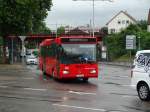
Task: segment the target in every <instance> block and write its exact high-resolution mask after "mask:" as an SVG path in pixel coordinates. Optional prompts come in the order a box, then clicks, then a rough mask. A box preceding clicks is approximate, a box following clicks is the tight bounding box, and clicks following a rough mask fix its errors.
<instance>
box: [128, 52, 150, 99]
mask: <svg viewBox="0 0 150 112" xmlns="http://www.w3.org/2000/svg"><path fill="white" fill-rule="evenodd" d="M131 77H132V78H131V86H132V87H133V88H135V89H136V90H137V93H138V96H139V98H140V99H141V100H143V101H150V50H141V51H138V52H137V53H136V55H135V59H134V63H133V69H132V71H131Z"/></svg>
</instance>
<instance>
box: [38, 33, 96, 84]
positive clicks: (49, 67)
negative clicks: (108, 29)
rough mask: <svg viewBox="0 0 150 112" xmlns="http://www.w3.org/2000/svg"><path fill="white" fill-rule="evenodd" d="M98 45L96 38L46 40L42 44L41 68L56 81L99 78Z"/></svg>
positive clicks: (78, 37) (80, 37) (76, 37)
mask: <svg viewBox="0 0 150 112" xmlns="http://www.w3.org/2000/svg"><path fill="white" fill-rule="evenodd" d="M96 45H97V39H96V37H94V38H93V37H87V36H86V37H85V36H70V37H59V38H56V39H46V40H44V41H43V42H42V43H41V44H40V50H39V68H40V69H41V70H42V71H43V73H44V74H48V75H50V76H52V77H53V78H56V79H75V78H80V79H82V80H83V81H87V80H88V79H89V78H97V77H98V63H97V61H96V51H97V50H96Z"/></svg>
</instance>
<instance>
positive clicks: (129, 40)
mask: <svg viewBox="0 0 150 112" xmlns="http://www.w3.org/2000/svg"><path fill="white" fill-rule="evenodd" d="M126 49H131V50H132V49H136V36H135V35H127V36H126Z"/></svg>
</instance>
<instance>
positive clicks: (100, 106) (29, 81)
mask: <svg viewBox="0 0 150 112" xmlns="http://www.w3.org/2000/svg"><path fill="white" fill-rule="evenodd" d="M99 69H100V72H99V73H100V74H99V78H98V79H90V80H89V82H88V83H82V82H80V81H67V82H58V81H55V80H53V79H51V78H50V77H48V76H43V75H42V73H41V71H40V70H38V69H37V66H30V65H29V66H24V67H18V68H15V69H14V68H11V69H9V70H7V69H1V68H0V112H150V102H142V101H140V100H139V98H138V97H137V93H136V91H135V90H132V89H131V88H130V69H129V68H126V67H119V66H112V65H100V67H99Z"/></svg>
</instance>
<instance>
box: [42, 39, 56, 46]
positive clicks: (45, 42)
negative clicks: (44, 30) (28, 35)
mask: <svg viewBox="0 0 150 112" xmlns="http://www.w3.org/2000/svg"><path fill="white" fill-rule="evenodd" d="M53 41H54V39H45V40H44V41H43V42H42V43H41V44H40V46H43V45H44V46H45V45H50V44H51V43H52V42H53Z"/></svg>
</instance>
